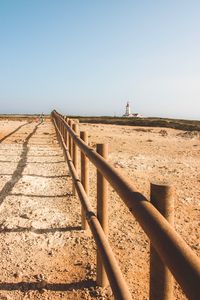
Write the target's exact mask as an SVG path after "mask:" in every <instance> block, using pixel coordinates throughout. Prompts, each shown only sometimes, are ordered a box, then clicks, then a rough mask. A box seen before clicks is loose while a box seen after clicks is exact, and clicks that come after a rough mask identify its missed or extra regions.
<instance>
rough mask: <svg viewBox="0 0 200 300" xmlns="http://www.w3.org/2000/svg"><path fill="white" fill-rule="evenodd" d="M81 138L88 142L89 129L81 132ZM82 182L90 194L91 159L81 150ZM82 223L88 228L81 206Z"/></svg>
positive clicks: (84, 227) (85, 228)
mask: <svg viewBox="0 0 200 300" xmlns="http://www.w3.org/2000/svg"><path fill="white" fill-rule="evenodd" d="M80 138H81V139H82V140H83V141H84V142H85V143H86V144H88V133H87V131H81V132H80ZM81 183H82V185H83V187H84V190H85V192H86V194H87V196H88V195H89V161H88V158H87V157H86V155H85V154H84V153H83V152H82V151H81ZM81 221H82V222H81V223H82V229H84V230H88V229H89V226H88V223H87V220H86V217H85V212H84V210H83V208H82V207H81Z"/></svg>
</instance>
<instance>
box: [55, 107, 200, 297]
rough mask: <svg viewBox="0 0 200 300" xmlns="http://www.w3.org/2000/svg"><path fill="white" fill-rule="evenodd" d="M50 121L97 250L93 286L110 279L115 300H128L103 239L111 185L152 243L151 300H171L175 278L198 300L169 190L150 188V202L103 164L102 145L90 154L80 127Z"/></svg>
mask: <svg viewBox="0 0 200 300" xmlns="http://www.w3.org/2000/svg"><path fill="white" fill-rule="evenodd" d="M52 120H53V123H54V125H55V128H56V132H57V136H58V139H59V141H60V144H61V146H62V148H63V150H64V155H65V158H66V161H67V163H68V166H69V170H70V173H71V175H72V179H73V193H74V194H75V193H76V192H77V194H78V196H79V199H80V201H81V204H82V228H83V229H87V226H88V224H89V226H90V229H91V231H92V234H93V237H94V239H95V242H96V244H97V252H98V253H97V284H99V285H100V286H105V285H106V284H107V276H108V280H109V283H110V286H111V288H112V291H113V294H114V296H115V299H117V300H129V299H132V297H131V294H130V292H129V290H128V286H127V284H126V282H125V280H124V278H123V275H122V273H121V270H120V268H119V266H118V263H117V261H116V259H115V257H114V254H113V252H112V249H111V247H110V245H109V242H108V240H107V237H106V236H107V226H108V225H107V182H109V183H110V184H111V186H112V187H113V188H114V189H115V191H116V192H117V193H118V195H119V196H120V198H121V199H122V200H123V202H124V203H125V204H126V205H127V207H128V208H129V210H130V211H131V213H132V214H133V215H134V217H135V218H136V219H137V221H138V222H139V224H140V225H141V227H142V228H143V230H144V232H145V233H146V234H147V236H148V237H149V239H150V242H151V253H150V292H149V295H150V299H151V300H158V299H159V300H172V299H173V280H172V275H171V274H173V276H174V278H175V279H176V281H177V282H178V283H179V285H180V286H181V288H182V289H183V291H184V292H185V294H186V296H187V297H188V299H192V300H199V299H200V260H199V258H198V257H197V256H196V255H195V253H194V252H193V251H192V250H191V248H190V247H189V246H188V245H187V244H186V243H185V241H184V240H183V239H182V238H181V237H180V235H179V234H178V233H177V232H176V231H175V230H174V229H173V213H169V212H170V211H173V202H172V199H173V191H172V189H171V188H170V187H168V186H161V185H151V201H149V200H148V199H146V198H145V196H144V195H143V194H141V193H140V192H138V191H137V190H136V189H135V187H134V186H133V185H132V184H131V183H130V181H128V180H126V179H125V178H124V177H123V176H122V175H121V174H120V173H119V172H118V171H117V170H116V169H115V168H114V167H112V166H111V165H110V164H109V163H108V162H107V160H106V158H107V149H106V146H105V145H102V144H99V145H97V151H94V149H92V148H90V147H89V146H88V138H87V133H86V132H81V133H80V137H79V133H78V124H76V123H75V122H73V120H72V119H66V118H65V117H64V116H63V115H61V114H59V113H58V112H56V111H55V110H54V111H53V112H52ZM78 148H79V150H80V151H81V179H79V177H78V174H77V164H78V155H77V150H78ZM88 160H90V161H91V162H92V163H93V165H94V166H95V167H96V168H97V215H95V213H94V212H93V209H92V207H91V204H90V202H89V199H88V187H89V181H88V180H89V177H88ZM159 211H160V212H162V214H163V215H165V217H167V219H166V218H165V217H164V216H163V215H162V214H161V213H160V212H159ZM169 270H170V272H169ZM106 274H107V276H106Z"/></svg>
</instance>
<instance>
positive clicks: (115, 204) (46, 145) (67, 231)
mask: <svg viewBox="0 0 200 300" xmlns="http://www.w3.org/2000/svg"><path fill="white" fill-rule="evenodd" d="M80 129H81V130H87V131H88V133H89V140H90V145H91V146H92V147H94V148H95V145H96V143H97V142H98V143H108V144H109V153H110V154H109V161H110V162H111V163H112V164H113V165H114V166H115V167H116V168H117V169H119V170H120V171H121V172H122V173H123V174H124V175H125V176H127V175H128V176H129V177H130V178H131V179H132V181H133V183H134V184H135V186H136V188H137V189H138V190H139V191H140V192H142V193H144V194H145V195H146V196H147V197H149V184H150V182H154V181H157V180H160V181H165V182H168V183H170V184H172V185H173V186H174V187H176V198H175V227H176V230H177V231H178V232H179V233H180V234H181V236H182V237H183V238H184V239H185V240H186V241H187V243H188V244H189V245H190V246H191V247H192V249H193V250H194V251H195V252H196V253H197V254H198V255H200V240H199V237H200V229H199V228H200V227H199V225H200V221H199V219H200V218H199V216H200V213H199V212H200V209H199V198H200V197H199V196H200V191H199V183H200V174H199V169H200V159H199V157H200V139H199V134H198V133H195V132H193V133H189V134H188V133H184V132H182V131H178V130H173V129H164V130H163V129H161V128H140V127H129V126H115V125H92V124H80ZM0 168H1V172H0V178H1V180H0V210H1V214H0V235H1V240H0V251H1V274H0V299H16V300H18V299H69V300H70V299H99V300H103V299H113V297H112V293H111V291H110V289H109V288H107V289H105V290H102V289H100V288H97V287H95V268H96V267H95V261H96V254H95V249H96V247H95V244H94V241H93V238H92V237H91V235H90V234H86V233H85V232H84V231H82V230H81V227H80V225H81V223H80V205H79V200H78V199H77V197H74V196H72V194H71V178H70V176H69V172H68V168H67V166H66V163H65V162H64V158H63V154H62V151H61V149H60V147H59V145H58V143H57V141H56V136H55V131H54V128H53V126H52V124H51V123H50V122H46V123H45V124H38V123H36V122H32V123H27V122H25V121H23V122H20V121H9V122H8V121H0ZM90 199H91V202H92V204H93V207H94V209H95V207H96V170H95V169H94V167H93V166H92V165H90ZM109 241H110V243H111V245H112V247H113V251H114V253H115V255H116V257H117V259H118V262H119V264H120V267H121V269H122V271H123V274H124V276H125V278H126V281H127V282H128V285H129V287H130V290H131V292H132V295H133V299H138V300H140V299H141V300H145V299H148V280H149V240H148V238H147V237H146V236H145V234H144V233H143V231H142V230H141V228H140V226H139V224H138V223H137V222H136V221H135V220H134V218H133V216H132V215H131V214H130V212H129V211H128V209H127V208H126V207H125V205H124V204H123V202H122V201H121V200H120V199H119V197H118V196H117V195H116V193H115V192H114V191H113V189H112V188H111V187H109ZM174 293H175V299H186V298H185V296H184V295H182V292H181V290H180V288H179V287H178V285H177V284H176V285H175V291H174Z"/></svg>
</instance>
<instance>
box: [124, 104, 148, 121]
mask: <svg viewBox="0 0 200 300" xmlns="http://www.w3.org/2000/svg"><path fill="white" fill-rule="evenodd" d="M122 117H126V118H144V117H143V116H142V115H140V114H138V113H134V114H132V113H131V107H130V102H129V101H128V102H127V104H126V110H125V114H124V115H123V116H122Z"/></svg>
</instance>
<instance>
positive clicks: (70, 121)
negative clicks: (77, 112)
mask: <svg viewBox="0 0 200 300" xmlns="http://www.w3.org/2000/svg"><path fill="white" fill-rule="evenodd" d="M69 127H70V128H72V120H69ZM69 154H70V156H71V158H72V138H71V136H70V134H69Z"/></svg>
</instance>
